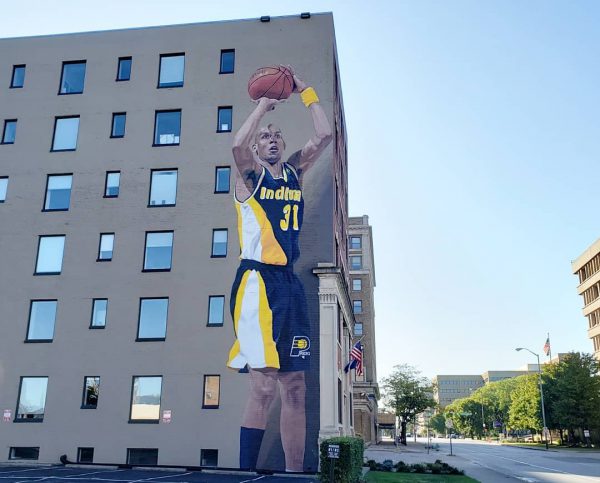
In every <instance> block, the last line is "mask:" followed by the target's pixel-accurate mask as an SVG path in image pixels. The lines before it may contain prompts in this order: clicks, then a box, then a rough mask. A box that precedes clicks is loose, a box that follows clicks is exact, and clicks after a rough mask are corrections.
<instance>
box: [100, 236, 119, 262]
mask: <svg viewBox="0 0 600 483" xmlns="http://www.w3.org/2000/svg"><path fill="white" fill-rule="evenodd" d="M114 245H115V234H114V233H100V248H99V250H98V259H97V260H96V261H97V262H108V261H110V260H112V257H113V247H114Z"/></svg>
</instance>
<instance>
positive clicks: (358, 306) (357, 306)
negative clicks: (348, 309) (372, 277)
mask: <svg viewBox="0 0 600 483" xmlns="http://www.w3.org/2000/svg"><path fill="white" fill-rule="evenodd" d="M352 310H353V312H354V313H355V314H362V300H353V301H352Z"/></svg>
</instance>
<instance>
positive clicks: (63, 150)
mask: <svg viewBox="0 0 600 483" xmlns="http://www.w3.org/2000/svg"><path fill="white" fill-rule="evenodd" d="M75 118H77V119H79V121H80V123H81V116H80V115H79V114H76V115H72V116H55V117H54V129H53V130H52V144H51V145H50V152H51V153H65V152H69V151H77V143H78V142H79V126H77V139H76V140H75V147H74V148H69V149H54V139H55V137H56V125H57V124H58V120H59V119H75Z"/></svg>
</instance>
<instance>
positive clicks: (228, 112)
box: [217, 106, 233, 132]
mask: <svg viewBox="0 0 600 483" xmlns="http://www.w3.org/2000/svg"><path fill="white" fill-rule="evenodd" d="M217 117H218V121H217V132H231V121H232V118H233V108H232V107H231V106H225V107H219V111H218V113H217Z"/></svg>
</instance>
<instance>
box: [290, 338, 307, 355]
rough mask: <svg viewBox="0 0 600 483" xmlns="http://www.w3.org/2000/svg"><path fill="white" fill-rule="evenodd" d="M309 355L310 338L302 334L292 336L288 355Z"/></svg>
mask: <svg viewBox="0 0 600 483" xmlns="http://www.w3.org/2000/svg"><path fill="white" fill-rule="evenodd" d="M309 355H310V339H309V338H308V337H305V336H303V335H296V336H294V340H293V341H292V350H291V352H290V357H302V358H304V357H306V356H309Z"/></svg>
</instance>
